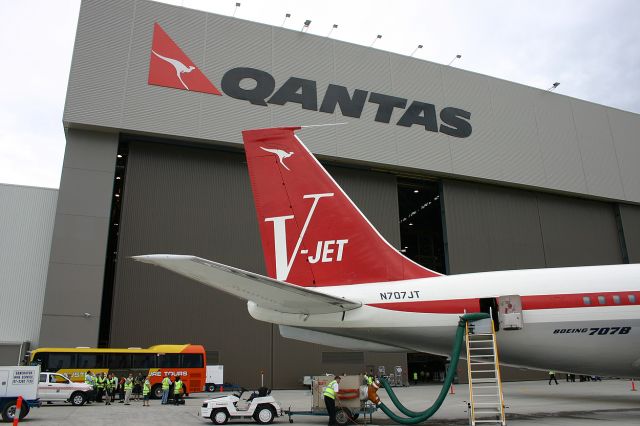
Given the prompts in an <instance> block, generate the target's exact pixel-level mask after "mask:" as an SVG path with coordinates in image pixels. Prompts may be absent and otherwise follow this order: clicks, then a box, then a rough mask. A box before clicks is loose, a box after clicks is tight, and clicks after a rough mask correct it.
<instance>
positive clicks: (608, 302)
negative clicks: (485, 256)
mask: <svg viewBox="0 0 640 426" xmlns="http://www.w3.org/2000/svg"><path fill="white" fill-rule="evenodd" d="M631 295H634V296H635V302H634V303H632V302H631V298H630V297H629V296H631ZM614 296H619V298H618V299H617V300H618V302H619V303H616V301H615V300H614ZM585 297H588V298H589V300H590V302H591V303H590V304H585V299H584V298H585ZM599 297H604V303H600V300H599ZM639 298H640V293H639V292H633V291H620V292H607V293H576V294H545V295H538V296H522V297H521V299H520V300H521V302H522V310H525V311H526V310H533V309H562V308H595V307H598V306H623V305H637V304H638V302H639ZM369 306H373V307H375V308H381V309H389V310H392V311H401V312H416V313H430V314H459V313H462V312H465V311H466V312H478V311H479V310H480V299H451V300H424V301H416V302H389V303H370V304H369Z"/></svg>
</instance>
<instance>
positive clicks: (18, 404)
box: [13, 396, 22, 426]
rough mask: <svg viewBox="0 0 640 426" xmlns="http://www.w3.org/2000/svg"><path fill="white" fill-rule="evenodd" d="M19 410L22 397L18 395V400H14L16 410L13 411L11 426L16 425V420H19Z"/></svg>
mask: <svg viewBox="0 0 640 426" xmlns="http://www.w3.org/2000/svg"><path fill="white" fill-rule="evenodd" d="M20 411H22V397H21V396H19V397H18V402H16V411H15V412H14V413H13V426H18V422H19V421H20Z"/></svg>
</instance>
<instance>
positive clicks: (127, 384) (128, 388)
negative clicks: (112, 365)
mask: <svg viewBox="0 0 640 426" xmlns="http://www.w3.org/2000/svg"><path fill="white" fill-rule="evenodd" d="M132 392H133V374H132V373H129V377H127V378H126V379H125V381H124V405H131V404H130V403H129V400H130V399H131V393H132Z"/></svg>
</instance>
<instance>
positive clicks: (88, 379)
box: [84, 370, 96, 404]
mask: <svg viewBox="0 0 640 426" xmlns="http://www.w3.org/2000/svg"><path fill="white" fill-rule="evenodd" d="M84 383H85V384H87V385H89V386H91V390H90V391H89V392H87V404H91V401H93V400H94V399H95V398H96V376H94V375H93V373H91V370H89V371H87V373H86V374H85V375H84Z"/></svg>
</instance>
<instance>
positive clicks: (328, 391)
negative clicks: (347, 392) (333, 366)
mask: <svg viewBox="0 0 640 426" xmlns="http://www.w3.org/2000/svg"><path fill="white" fill-rule="evenodd" d="M336 383H337V382H336V381H335V380H333V381H331V382H329V384H328V385H327V387H326V388H325V389H324V396H328V397H329V398H331V399H336V391H335V390H334V389H333V385H334V384H336Z"/></svg>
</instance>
